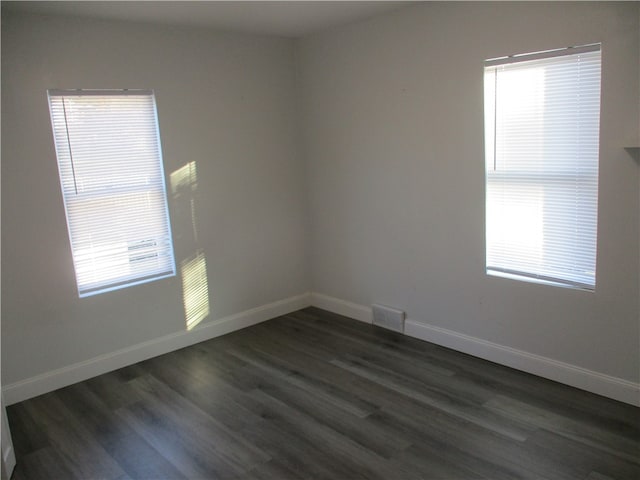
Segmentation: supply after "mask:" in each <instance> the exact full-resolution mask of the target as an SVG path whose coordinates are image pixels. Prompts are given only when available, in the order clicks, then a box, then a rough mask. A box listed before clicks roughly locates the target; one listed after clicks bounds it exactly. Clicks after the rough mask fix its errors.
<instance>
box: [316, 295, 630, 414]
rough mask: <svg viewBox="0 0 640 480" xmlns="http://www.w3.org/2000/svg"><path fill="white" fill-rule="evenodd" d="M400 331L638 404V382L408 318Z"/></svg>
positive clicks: (332, 306)
mask: <svg viewBox="0 0 640 480" xmlns="http://www.w3.org/2000/svg"><path fill="white" fill-rule="evenodd" d="M311 305H313V306H315V307H318V308H322V309H325V310H329V311H330V312H333V313H337V314H340V315H344V316H346V317H350V318H354V319H356V320H361V321H365V322H368V323H371V309H370V308H367V307H365V306H363V305H358V304H355V303H352V302H347V301H345V300H341V299H338V298H334V297H330V296H328V295H323V294H320V293H316V292H313V293H311ZM404 334H405V335H408V336H410V337H414V338H418V339H420V340H425V341H427V342H431V343H434V344H436V345H441V346H443V347H447V348H451V349H453V350H456V351H458V352H462V353H467V354H469V355H473V356H474V357H478V358H482V359H484V360H489V361H491V362H495V363H499V364H500V365H504V366H507V367H511V368H515V369H517V370H521V371H523V372H527V373H532V374H534V375H538V376H540V377H543V378H547V379H549V380H554V381H556V382H560V383H563V384H565V385H569V386H572V387H576V388H580V389H582V390H586V391H588V392H591V393H596V394H598V395H602V396H604V397H608V398H612V399H614V400H618V401H621V402H624V403H629V404H631V405H635V406H640V384H638V383H634V382H630V381H628V380H624V379H622V378H618V377H613V376H610V375H605V374H603V373H599V372H596V371H593V370H588V369H586V368H582V367H578V366H576V365H571V364H568V363H564V362H560V361H558V360H553V359H551V358H547V357H543V356H540V355H536V354H533V353H529V352H525V351H522V350H517V349H515V348H511V347H507V346H505V345H500V344H497V343H493V342H489V341H487V340H483V339H481V338H477V337H472V336H469V335H465V334H462V333H458V332H454V331H453V330H448V329H446V328H441V327H436V326H434V325H429V324H426V323H422V322H418V321H416V320H414V319H410V318H408V319H406V320H405V330H404Z"/></svg>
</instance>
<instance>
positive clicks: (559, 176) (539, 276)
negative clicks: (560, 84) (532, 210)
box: [484, 43, 602, 291]
mask: <svg viewBox="0 0 640 480" xmlns="http://www.w3.org/2000/svg"><path fill="white" fill-rule="evenodd" d="M592 52H597V64H598V69H597V72H598V74H597V82H598V88H597V100H598V108H597V112H596V113H595V114H593V115H594V116H593V117H590V120H591V121H594V122H597V135H596V139H595V147H592V149H594V150H595V168H594V166H593V163H591V164H590V167H589V168H587V169H586V170H591V171H593V170H595V173H593V172H592V173H590V174H585V173H582V174H577V173H576V172H575V170H576V169H575V168H574V169H571V168H566V167H565V169H564V170H561V169H560V168H551V169H549V168H547V169H545V168H541V167H543V166H544V163H545V162H544V161H543V162H541V163H539V164H537V165H536V166H537V167H538V168H539V170H537V171H535V173H534V172H533V171H526V169H522V170H517V169H509V170H508V169H504V170H505V171H501V172H499V173H496V169H497V168H496V161H497V160H496V157H497V153H496V152H497V151H498V150H497V149H498V133H497V132H498V127H497V125H498V120H497V118H498V113H497V111H498V106H497V103H498V101H497V98H498V97H497V96H498V92H499V90H498V88H499V86H498V80H497V79H498V76H497V75H498V70H497V69H498V68H499V67H500V66H513V65H516V64H521V63H522V62H532V61H536V60H548V61H549V62H554V61H555V59H558V58H559V57H565V56H573V58H572V59H567V62H570V61H575V59H576V58H579V57H575V56H576V55H581V54H591V53H592ZM601 52H602V49H601V44H599V43H598V44H591V45H584V46H580V47H569V48H562V49H556V50H548V51H543V52H534V53H529V54H522V55H512V56H508V57H500V58H495V59H489V60H486V61H485V63H484V74H485V75H484V81H485V87H484V88H485V90H484V108H485V121H484V127H485V229H486V230H485V272H486V274H487V275H493V276H499V277H505V278H509V279H515V280H520V281H525V282H533V283H541V284H545V285H552V286H558V287H567V288H573V289H578V290H587V291H595V287H596V265H597V228H598V181H599V178H598V177H599V162H600V158H599V157H600V151H599V150H600V149H599V145H600V142H599V137H600V113H601V81H602V71H601V64H602V60H601ZM594 57H595V55H594ZM560 61H561V60H558V62H560ZM540 63H542V62H538V64H540ZM567 64H568V63H567ZM547 66H548V65H546V66H545V68H546V67H547ZM490 71H493V72H495V75H496V77H495V78H496V80H495V81H496V84H495V90H494V92H493V98H492V97H491V93H488V92H490V91H491V90H490V89H491V86H490V85H488V84H487V83H488V82H487V76H488V75H487V74H488V72H490ZM545 73H546V72H545ZM503 88H504V87H503ZM523 88H524V87H523ZM578 93H583V92H582V91H581V92H578ZM543 95H545V96H544V100H545V101H550V100H548V97H547V96H546V95H547V93H546V91H545V93H544V94H543ZM553 101H554V102H555V101H556V100H553ZM491 102H493V106H491V105H490V104H491ZM492 115H493V116H492ZM491 123H493V124H491ZM546 133H547V132H546V131H545V134H546ZM492 137H493V138H492ZM542 138H543V139H545V138H546V135H545V136H543V137H542ZM538 140H539V141H540V143H541V144H543V145H544V143H545V142H544V141H541V140H540V139H538ZM549 143H551V142H549ZM544 148H546V146H545V147H544ZM580 148H582V145H580ZM555 153H556V152H555V151H554V154H555ZM593 154H594V152H593V151H591V155H592V156H593ZM545 155H546V152H545ZM492 167H493V168H492ZM492 170H493V173H492ZM578 170H579V169H578ZM498 177H502V179H501V180H499V179H498ZM509 179H511V180H512V181H511V182H509ZM584 179H587V181H589V182H591V188H592V189H594V190H595V194H594V195H593V197H594V198H589V200H590V201H591V202H592V203H591V207H592V208H591V211H592V213H593V217H592V218H591V217H589V219H587V220H580V222H578V220H575V221H576V223H579V224H580V225H581V226H582V225H588V228H590V229H591V230H592V232H593V248H592V249H589V250H587V249H586V248H585V247H584V245H583V244H585V245H586V244H590V237H588V236H586V237H581V236H580V235H578V234H576V238H578V240H576V243H574V244H573V245H571V244H569V243H567V244H562V246H561V247H558V248H557V251H558V252H561V251H562V250H565V251H566V250H567V249H575V248H578V249H579V250H575V251H574V250H572V252H571V255H573V256H575V257H577V256H579V255H580V254H582V253H583V252H584V251H587V253H591V254H592V257H590V258H592V261H593V271H592V277H591V278H588V277H589V274H590V273H591V271H588V272H587V271H584V272H582V273H583V274H584V275H582V274H581V273H579V270H578V271H576V272H573V271H569V270H564V271H557V270H556V272H554V273H555V274H554V275H547V274H545V273H542V271H543V270H545V269H549V268H550V266H555V265H556V263H555V262H546V261H545V262H543V263H544V267H540V268H539V271H537V272H536V271H534V268H532V267H531V266H526V265H524V264H521V266H522V267H523V268H520V269H518V268H507V267H505V265H506V264H507V263H509V262H504V261H502V265H500V263H501V259H498V261H496V258H492V259H491V260H492V261H490V256H491V255H490V249H491V248H493V246H492V245H490V242H491V240H490V236H491V235H495V231H492V230H491V228H492V226H491V225H490V223H491V220H492V218H490V217H492V216H491V215H490V201H491V199H490V197H491V195H492V194H493V195H495V191H493V192H492V186H493V188H494V189H495V188H496V187H495V185H500V186H502V187H504V186H507V187H509V186H512V187H513V185H515V184H516V183H519V184H520V185H526V186H532V187H539V188H540V189H541V190H542V192H543V193H542V195H541V196H542V199H543V200H542V202H543V203H542V205H543V207H542V211H543V214H542V218H543V220H542V222H543V226H542V227H541V228H542V230H541V235H542V236H543V237H544V240H543V242H544V241H546V240H547V239H546V237H547V232H546V231H545V228H546V226H545V225H544V224H545V223H546V221H545V220H546V218H545V217H546V216H547V215H551V216H553V215H555V214H557V213H558V212H560V211H562V210H561V209H562V207H563V206H564V205H563V204H562V201H559V200H554V201H550V200H547V199H546V198H545V197H546V196H547V195H548V193H547V190H549V189H551V188H552V186H553V187H556V186H557V185H559V184H562V183H566V184H567V185H568V184H571V185H574V184H575V183H579V182H580V181H582V180H584ZM514 180H515V181H514ZM593 185H595V186H593ZM563 188H566V189H567V191H568V188H569V187H563ZM514 190H517V187H515V188H514ZM521 191H522V189H521ZM585 192H587V193H585ZM588 193H589V191H588V188H585V189H584V190H582V189H581V190H580V193H579V194H576V197H579V196H584V197H585V198H586V197H588ZM507 197H509V195H507ZM500 205H501V206H505V205H508V204H507V203H506V202H505V203H502V204H500ZM549 206H552V207H553V211H552V213H551V214H550V213H549V211H548V210H549ZM493 208H497V207H495V206H494V207H493ZM583 208H584V207H583V206H582V205H581V204H580V203H578V202H577V201H576V206H575V210H574V211H575V212H580V211H581V210H582V209H583ZM562 213H564V211H562ZM576 217H580V218H582V217H581V216H580V215H576ZM552 228H553V227H552ZM498 230H499V229H498ZM585 230H587V228H585ZM554 240H555V238H554ZM576 246H577V247H576ZM506 250H508V249H505V251H506ZM543 252H544V253H543V256H544V255H552V254H553V253H556V250H552V249H551V248H549V249H546V248H543ZM500 255H504V257H505V258H506V257H508V255H506V254H504V252H501V253H500ZM500 255H499V256H500ZM525 258H526V255H524V256H523V257H522V258H521V259H520V260H521V261H524V260H523V259H525ZM509 260H512V261H513V262H514V263H517V262H516V260H517V255H514V257H513V258H511V259H509ZM560 263H561V262H558V265H559V264H560ZM567 263H569V262H567ZM577 272H578V273H577ZM581 277H582V278H581ZM585 279H588V281H584V280H585ZM591 280H592V281H591Z"/></svg>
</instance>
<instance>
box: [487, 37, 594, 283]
mask: <svg viewBox="0 0 640 480" xmlns="http://www.w3.org/2000/svg"><path fill="white" fill-rule="evenodd" d="M484 72H485V73H484V99H485V148H486V150H485V163H486V262H487V263H486V268H487V273H488V274H491V275H499V276H507V277H510V278H516V279H519V280H526V281H534V282H542V283H547V284H553V285H560V286H568V287H573V288H580V289H586V290H593V289H595V273H596V240H597V238H596V233H597V232H596V230H597V215H598V149H599V124H600V46H599V45H590V46H585V47H573V48H568V49H562V50H556V51H550V52H541V53H535V54H526V55H517V56H513V57H506V58H499V59H494V60H487V61H486V62H485V69H484Z"/></svg>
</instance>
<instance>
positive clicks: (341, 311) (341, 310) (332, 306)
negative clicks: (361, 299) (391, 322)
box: [311, 292, 373, 323]
mask: <svg viewBox="0 0 640 480" xmlns="http://www.w3.org/2000/svg"><path fill="white" fill-rule="evenodd" d="M311 305H312V306H314V307H318V308H321V309H323V310H328V311H330V312H333V313H337V314H338V315H344V316H345V317H349V318H353V319H354V320H359V321H361V322H365V323H373V313H372V311H371V308H370V307H365V306H363V305H358V304H357V303H353V302H347V301H346V300H341V299H339V298H335V297H330V296H329V295H324V294H322V293H316V292H311Z"/></svg>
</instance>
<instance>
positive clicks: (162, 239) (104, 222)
mask: <svg viewBox="0 0 640 480" xmlns="http://www.w3.org/2000/svg"><path fill="white" fill-rule="evenodd" d="M48 93H49V109H50V112H51V122H52V126H53V136H54V141H55V146H56V155H57V157H58V170H59V173H60V184H61V187H62V195H63V198H64V206H65V210H66V214H67V226H68V229H69V238H70V241H71V250H72V254H73V262H74V267H75V273H76V281H77V284H78V293H79V295H80V297H85V296H89V295H94V294H97V293H102V292H107V291H110V290H115V289H118V288H123V287H128V286H131V285H136V284H139V283H144V282H149V281H152V280H157V279H160V278H165V277H169V276H173V275H175V262H174V258H173V245H172V240H171V228H170V224H169V216H168V211H167V198H166V191H165V182H164V172H163V166H162V152H161V149H160V137H159V133H158V121H157V116H156V106H155V98H154V94H153V92H152V91H140V90H118V91H110V90H107V91H93V90H73V91H59V90H49V92H48Z"/></svg>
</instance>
